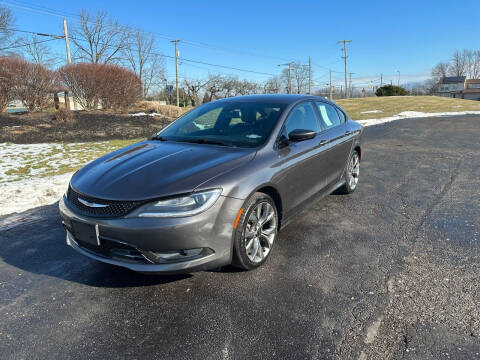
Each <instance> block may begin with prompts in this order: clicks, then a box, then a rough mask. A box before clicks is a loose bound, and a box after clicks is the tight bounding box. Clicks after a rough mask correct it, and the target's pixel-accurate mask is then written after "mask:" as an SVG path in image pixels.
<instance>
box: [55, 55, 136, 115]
mask: <svg viewBox="0 0 480 360" xmlns="http://www.w3.org/2000/svg"><path fill="white" fill-rule="evenodd" d="M59 73H60V76H61V79H62V81H63V82H64V84H65V86H66V87H67V88H68V89H70V91H71V93H72V96H73V98H74V100H75V102H77V103H78V104H80V105H81V106H82V107H83V108H84V109H87V110H91V109H96V108H97V107H98V104H101V105H102V107H103V108H104V109H112V108H114V109H118V108H125V107H127V106H129V105H131V104H134V103H135V102H136V101H137V100H138V99H139V98H140V96H141V93H142V84H141V82H140V79H139V78H138V77H137V76H136V75H135V74H134V73H133V72H131V71H129V70H127V69H125V68H122V67H120V66H117V65H108V64H87V63H79V64H75V65H67V66H64V67H62V68H60V69H59Z"/></svg>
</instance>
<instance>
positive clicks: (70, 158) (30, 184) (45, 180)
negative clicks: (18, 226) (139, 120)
mask: <svg viewBox="0 0 480 360" xmlns="http://www.w3.org/2000/svg"><path fill="white" fill-rule="evenodd" d="M135 141H136V140H124V141H123V140H116V141H115V140H114V141H101V142H92V143H45V144H25V145H23V144H10V143H0V216H1V215H6V214H10V213H13V212H21V211H25V210H28V209H30V208H34V207H37V206H42V205H48V204H52V203H54V202H56V201H57V200H58V199H59V198H60V197H61V196H62V194H63V193H64V192H65V190H66V189H67V186H68V182H69V181H70V178H71V176H72V174H73V172H74V171H75V170H77V169H78V168H80V167H82V166H83V165H85V164H86V163H88V162H89V161H91V160H94V159H96V158H98V157H99V156H101V155H103V154H106V153H108V152H111V151H114V150H116V149H118V148H120V147H123V146H126V145H128V144H130V143H133V142H135Z"/></svg>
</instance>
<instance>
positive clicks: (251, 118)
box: [157, 101, 285, 147]
mask: <svg viewBox="0 0 480 360" xmlns="http://www.w3.org/2000/svg"><path fill="white" fill-rule="evenodd" d="M284 107H285V105H283V104H266V103H257V102H245V103H239V102H230V101H222V102H218V103H208V104H205V105H202V106H199V107H198V108H196V109H194V110H192V111H190V112H189V113H187V114H185V115H183V116H182V117H180V118H179V119H178V120H176V121H175V122H174V123H172V124H171V125H170V126H168V127H167V128H166V129H164V130H162V131H160V132H159V133H158V134H157V138H159V139H161V140H167V141H168V140H171V141H184V142H195V143H204V144H208V143H210V144H217V145H226V146H238V147H257V146H259V145H261V144H263V143H264V142H265V140H266V139H267V137H268V136H269V135H270V133H271V131H272V129H273V127H274V126H275V124H276V123H277V120H278V118H279V117H280V114H281V113H282V111H283V109H284Z"/></svg>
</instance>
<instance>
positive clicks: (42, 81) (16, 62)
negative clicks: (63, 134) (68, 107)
mask: <svg viewBox="0 0 480 360" xmlns="http://www.w3.org/2000/svg"><path fill="white" fill-rule="evenodd" d="M62 90H68V91H69V93H70V95H71V96H72V97H73V99H74V100H75V102H77V103H78V104H80V105H81V106H82V107H83V108H84V109H87V110H88V109H96V108H98V107H102V108H104V109H121V108H126V107H128V106H129V105H132V104H134V103H135V102H136V101H137V100H138V99H140V98H141V94H142V83H141V81H140V79H139V78H138V76H136V75H135V74H134V73H133V72H132V71H130V70H127V69H125V68H122V67H120V66H117V65H108V64H90V63H78V64H73V65H66V66H63V67H61V68H60V69H58V70H57V71H51V70H48V69H46V68H45V67H44V66H42V65H39V64H34V63H31V62H28V61H26V60H24V59H21V58H17V57H10V56H2V57H0V108H1V109H4V108H5V107H6V106H7V104H8V103H9V102H11V101H12V100H16V99H19V100H22V101H23V102H24V103H25V105H26V106H27V108H28V109H29V110H30V111H35V110H40V109H42V108H45V107H46V105H47V104H48V102H49V100H50V99H52V98H53V94H54V93H56V92H59V91H62Z"/></svg>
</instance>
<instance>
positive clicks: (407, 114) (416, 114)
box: [356, 111, 480, 126]
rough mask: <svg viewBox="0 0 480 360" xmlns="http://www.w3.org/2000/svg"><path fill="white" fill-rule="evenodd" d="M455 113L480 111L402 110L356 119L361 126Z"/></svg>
mask: <svg viewBox="0 0 480 360" xmlns="http://www.w3.org/2000/svg"><path fill="white" fill-rule="evenodd" d="M455 115H480V111H456V112H439V113H424V112H420V111H403V112H401V113H400V114H397V115H393V116H389V117H384V118H380V119H366V120H356V121H357V122H358V123H360V124H362V125H363V126H372V125H379V124H385V123H388V122H391V121H395V120H401V119H413V118H425V117H439V116H455Z"/></svg>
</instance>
